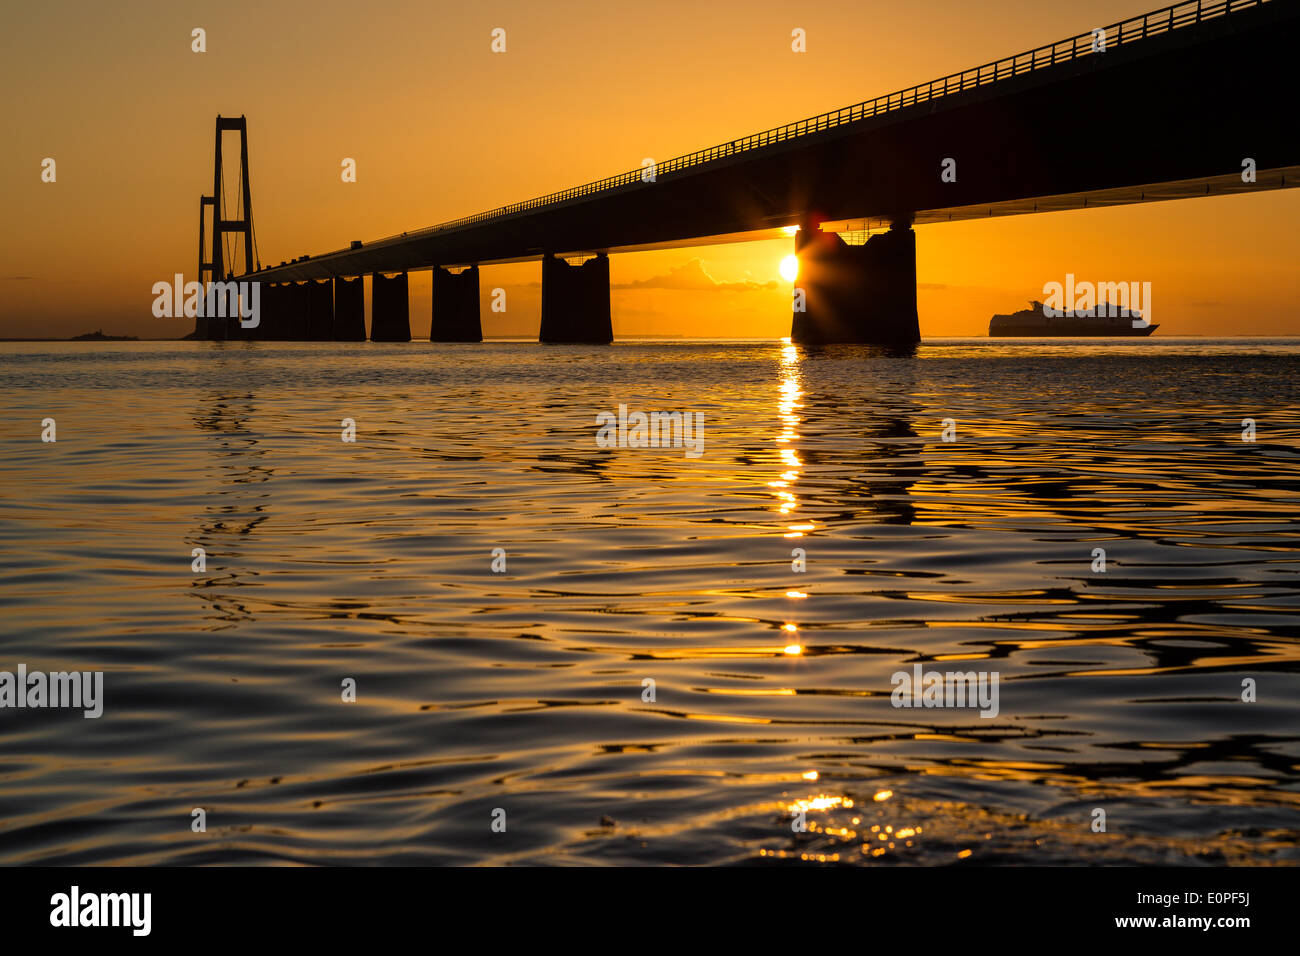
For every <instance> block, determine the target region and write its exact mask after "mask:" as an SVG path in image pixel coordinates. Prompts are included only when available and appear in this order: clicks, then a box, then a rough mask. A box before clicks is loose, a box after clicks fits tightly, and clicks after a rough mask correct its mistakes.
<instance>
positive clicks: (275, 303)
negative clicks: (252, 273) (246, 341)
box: [251, 282, 281, 342]
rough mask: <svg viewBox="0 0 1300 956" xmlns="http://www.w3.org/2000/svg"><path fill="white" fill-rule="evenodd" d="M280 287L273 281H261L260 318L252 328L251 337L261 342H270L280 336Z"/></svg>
mask: <svg viewBox="0 0 1300 956" xmlns="http://www.w3.org/2000/svg"><path fill="white" fill-rule="evenodd" d="M280 289H281V286H280V285H279V284H278V283H275V282H263V283H262V292H261V296H262V300H261V307H262V320H261V322H260V323H259V324H258V326H257V328H255V329H252V330H251V331H252V333H253V337H254V338H256V339H260V340H262V341H263V342H270V341H274V340H275V339H278V338H279V337H280V336H279V334H278V332H279V324H280V319H281V316H280Z"/></svg>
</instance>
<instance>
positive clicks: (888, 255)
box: [790, 219, 921, 348]
mask: <svg viewBox="0 0 1300 956" xmlns="http://www.w3.org/2000/svg"><path fill="white" fill-rule="evenodd" d="M794 241H795V252H796V253H797V254H798V256H799V276H798V278H797V279H795V283H794V284H795V288H796V289H802V290H803V292H804V301H803V303H802V304H803V307H804V311H802V312H801V311H799V305H800V303H799V300H798V296H797V295H796V296H795V301H794V312H793V317H794V321H793V323H792V325H791V329H790V340H791V341H792V342H796V343H799V344H802V345H828V344H832V343H836V342H843V343H859V344H865V345H882V346H886V347H890V348H911V347H914V346H915V345H917V343H919V342H920V341H921V330H920V324H919V322H918V319H917V314H916V233H915V232H914V231H913V230H912V227H911V223H910V222H909V221H908V220H907V219H899V220H897V221H895V223H894V224H893V225H892V226H891V227H890V229H889V231H888V232H883V233H878V234H876V235H874V236H872V237H871V238H870V239H868V240H867V241H866V243H865V244H863V245H860V246H851V245H849V244H848V243H846V242H845V241H844V240H843V239H841V238H840V237H839V236H838V235H836V234H835V233H833V232H822V231H821V228H820V223H818V222H815V221H811V222H805V223H804V224H803V225H802V226H801V228H800V229H799V231H798V232H797V233H795V240H794Z"/></svg>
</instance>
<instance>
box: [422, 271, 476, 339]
mask: <svg viewBox="0 0 1300 956" xmlns="http://www.w3.org/2000/svg"><path fill="white" fill-rule="evenodd" d="M429 341H430V342H482V341H483V326H482V323H481V322H480V321H479V305H478V266H477V265H474V266H470V267H469V268H468V269H466V270H464V271H463V272H460V273H454V272H451V271H450V270H448V269H443V268H441V267H435V268H434V270H433V317H432V321H431V322H430V323H429Z"/></svg>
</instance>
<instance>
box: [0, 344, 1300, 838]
mask: <svg viewBox="0 0 1300 956" xmlns="http://www.w3.org/2000/svg"><path fill="white" fill-rule="evenodd" d="M2 349H3V350H2V351H0V388H2V389H3V396H4V402H5V414H4V415H3V419H2V420H0V454H2V456H3V457H2V462H3V463H2V464H0V468H2V469H3V479H2V482H0V496H2V497H0V614H2V624H0V670H14V669H15V668H16V666H17V664H18V663H19V662H22V663H25V664H26V665H27V666H28V668H29V669H44V670H67V669H77V670H93V669H102V670H103V671H104V672H105V674H106V676H105V696H106V703H105V713H104V716H103V717H102V718H101V719H99V720H85V719H83V718H82V717H81V715H80V713H70V712H67V711H52V710H43V711H37V710H22V711H18V710H8V709H6V710H0V862H3V863H10V864H12V863H36V862H39V863H110V862H111V863H173V864H178V863H184V864H192V863H213V862H221V863H232V862H242V863H249V862H252V863H257V862H298V863H399V864H401V863H495V864H499V863H506V862H517V863H569V862H579V863H628V862H639V863H732V862H768V861H775V862H781V861H785V862H789V861H800V860H806V859H810V860H814V861H827V862H832V861H838V862H841V863H842V862H852V863H868V864H879V863H889V862H904V863H909V862H914V863H949V862H959V861H963V860H965V861H971V862H980V861H987V862H1016V863H1063V862H1124V863H1133V862H1137V863H1152V862H1209V863H1242V862H1247V863H1266V862H1290V863H1294V862H1296V861H1297V859H1300V855H1298V854H1297V850H1296V847H1295V840H1296V836H1297V834H1298V833H1300V720H1298V717H1300V693H1298V692H1300V677H1298V673H1300V668H1298V667H1297V662H1298V661H1300V627H1298V626H1297V625H1298V624H1300V588H1298V587H1297V584H1298V578H1297V573H1296V572H1297V564H1298V562H1297V556H1296V541H1297V537H1296V518H1297V515H1298V514H1300V507H1298V506H1300V467H1298V466H1300V454H1298V452H1297V445H1298V444H1300V346H1297V345H1296V344H1292V343H1291V342H1288V341H1287V340H1278V341H1254V340H1224V341H1217V342H1216V341H1198V340H1177V339H1164V340H1159V339H1152V340H1143V341H1142V342H1125V343H1106V344H1100V343H1090V344H1079V345H1073V346H1071V345H1066V344H1062V343H1059V342H1058V343H1051V344H1043V343H1018V342H998V343H991V342H987V341H983V340H968V341H956V340H954V341H948V342H937V343H933V344H927V345H926V346H925V347H923V348H922V349H921V350H920V352H919V354H918V355H917V356H915V357H910V358H909V357H889V356H882V355H878V354H875V353H873V352H871V351H870V350H867V349H855V348H843V349H829V350H826V351H822V352H817V353H808V352H805V351H802V350H799V349H795V348H792V347H790V346H785V345H782V344H781V343H768V342H761V343H759V342H755V343H690V344H686V343H675V344H664V343H621V344H618V345H615V346H613V347H609V348H590V349H589V348H580V347H574V348H568V347H542V346H538V345H535V344H530V343H498V344H484V345H478V346H445V345H437V346H433V345H429V344H428V343H413V344H411V345H402V346H386V345H373V344H358V345H342V344H338V345H319V346H316V345H288V344H209V343H122V344H117V343H114V344H22V345H6V346H3V347H2ZM620 403H623V404H627V405H628V406H629V407H630V408H632V409H640V410H644V411H672V410H689V411H699V412H702V413H703V414H704V416H705V447H704V454H703V455H702V456H701V457H700V458H697V459H691V458H688V457H686V456H685V455H684V454H683V453H682V451H681V450H674V449H621V450H620V449H614V450H608V449H602V448H598V447H597V445H596V442H595V434H596V426H595V424H594V423H595V416H596V415H597V414H598V413H599V412H602V411H614V410H616V409H617V407H618V405H619V404H620ZM46 417H53V418H55V419H56V421H57V437H58V441H57V442H56V443H54V444H48V443H42V442H41V440H40V433H41V424H40V423H41V420H42V419H43V418H46ZM1247 417H1249V418H1253V419H1255V421H1256V423H1257V429H1258V433H1257V440H1256V441H1255V442H1253V443H1250V442H1243V441H1242V434H1241V421H1242V419H1243V418H1247ZM344 418H352V419H354V420H355V421H356V424H357V441H356V442H355V443H354V444H348V443H344V442H342V441H341V440H340V421H341V420H342V419H344ZM944 419H953V423H954V425H955V429H956V440H955V441H953V442H945V441H943V440H942V438H941V432H942V429H943V425H942V422H943V420H944ZM194 547H202V548H204V549H205V550H206V552H207V562H208V563H207V570H206V572H204V573H194V572H192V571H191V564H190V562H191V556H190V555H191V549H192V548H194ZM1098 547H1102V548H1105V550H1106V552H1107V557H1108V567H1107V571H1106V573H1104V574H1101V573H1095V572H1093V571H1092V570H1091V564H1092V551H1093V549H1094V548H1098ZM495 548H501V549H504V551H505V555H506V571H505V572H504V573H493V571H492V569H491V563H492V552H493V549H495ZM794 548H802V549H804V550H805V551H806V554H807V571H806V572H805V573H802V574H800V573H795V572H793V571H792V568H791V560H792V549H794ZM916 662H921V663H922V664H923V665H924V666H925V668H926V669H940V670H946V669H960V670H983V671H990V670H991V671H997V672H998V673H999V674H1000V677H1001V699H1000V707H1001V709H1000V713H999V714H998V716H997V717H996V718H992V719H984V718H980V717H979V716H978V714H977V713H976V712H974V711H970V710H964V711H963V710H953V709H929V710H915V709H910V710H909V709H900V708H895V707H893V706H892V705H891V701H890V691H891V689H892V685H891V680H890V679H891V675H892V674H894V673H895V672H897V671H900V670H903V671H909V672H910V670H911V668H912V665H913V664H914V663H916ZM1248 677H1249V678H1253V679H1254V680H1255V681H1256V682H1257V684H1258V701H1257V702H1254V703H1245V702H1242V701H1241V699H1240V698H1241V691H1242V680H1243V678H1248ZM345 678H353V679H355V681H356V684H357V695H358V696H357V701H356V702H355V703H345V702H343V701H342V700H341V693H340V688H341V682H342V681H343V680H344V679H345ZM647 678H649V679H652V680H653V681H655V700H654V701H652V702H650V701H645V700H643V697H642V695H643V681H645V680H646V679H647ZM196 807H202V808H204V809H205V810H206V811H207V832H206V833H195V832H193V831H192V830H191V811H192V810H193V809H194V808H196ZM1098 807H1100V808H1103V809H1105V810H1106V813H1107V832H1106V833H1104V834H1103V833H1094V832H1093V831H1092V829H1091V826H1090V824H1091V822H1092V820H1093V810H1094V808H1098ZM498 808H500V809H502V810H504V811H505V813H506V820H507V828H506V832H504V833H496V832H493V831H492V829H491V823H492V818H493V811H494V810H496V809H498ZM799 811H803V812H804V814H805V816H806V819H807V822H808V832H806V833H795V832H793V831H792V828H791V823H792V820H793V819H794V817H795V816H796V815H798V813H799Z"/></svg>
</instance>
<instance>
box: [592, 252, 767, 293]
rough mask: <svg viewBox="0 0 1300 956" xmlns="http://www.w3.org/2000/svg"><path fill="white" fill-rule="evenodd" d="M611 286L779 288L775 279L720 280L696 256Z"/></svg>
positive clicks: (719, 289) (723, 289) (700, 289)
mask: <svg viewBox="0 0 1300 956" xmlns="http://www.w3.org/2000/svg"><path fill="white" fill-rule="evenodd" d="M610 288H613V289H675V290H678V291H685V292H760V291H763V290H768V289H775V288H777V282H776V280H775V279H772V280H771V281H768V282H756V281H754V280H753V279H745V280H743V281H741V282H719V281H718V280H717V279H715V278H713V276H711V275H709V273H708V272H707V271H706V270H705V268H704V262H703V260H701V259H698V258H696V259H692V260H691V261H690V262H687V263H684V264H682V265H680V266H676V267H674V268H672V269H669V270H668V272H667V274H666V275H657V276H651V277H650V278H648V279H637V280H636V281H635V282H616V283H612V284H611V286H610Z"/></svg>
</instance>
